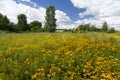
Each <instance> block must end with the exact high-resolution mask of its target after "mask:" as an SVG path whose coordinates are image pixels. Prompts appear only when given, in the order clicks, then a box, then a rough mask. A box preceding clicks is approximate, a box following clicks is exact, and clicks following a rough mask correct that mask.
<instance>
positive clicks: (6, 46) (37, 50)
mask: <svg viewBox="0 0 120 80" xmlns="http://www.w3.org/2000/svg"><path fill="white" fill-rule="evenodd" d="M0 80H120V33H114V34H108V33H95V32H93V33H92V32H91V33H77V34H73V33H21V34H14V33H12V34H0Z"/></svg>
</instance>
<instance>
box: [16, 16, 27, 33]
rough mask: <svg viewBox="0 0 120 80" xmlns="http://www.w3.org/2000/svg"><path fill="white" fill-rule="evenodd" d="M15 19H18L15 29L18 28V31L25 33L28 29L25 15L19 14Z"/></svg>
mask: <svg viewBox="0 0 120 80" xmlns="http://www.w3.org/2000/svg"><path fill="white" fill-rule="evenodd" d="M17 18H18V23H17V27H20V28H19V30H20V31H26V30H27V29H28V25H27V18H26V15H25V14H19V15H18V17H17Z"/></svg>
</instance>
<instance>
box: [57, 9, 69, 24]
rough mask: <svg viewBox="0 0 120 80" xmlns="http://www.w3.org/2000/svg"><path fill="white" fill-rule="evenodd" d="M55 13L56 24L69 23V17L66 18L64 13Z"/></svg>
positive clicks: (58, 11)
mask: <svg viewBox="0 0 120 80" xmlns="http://www.w3.org/2000/svg"><path fill="white" fill-rule="evenodd" d="M55 13H56V16H55V17H56V18H57V19H58V21H57V22H58V23H61V22H68V21H71V19H70V17H68V16H67V14H66V13H65V12H63V11H60V10H56V11H55Z"/></svg>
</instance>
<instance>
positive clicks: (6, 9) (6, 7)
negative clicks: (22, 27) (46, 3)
mask: <svg viewBox="0 0 120 80" xmlns="http://www.w3.org/2000/svg"><path fill="white" fill-rule="evenodd" d="M0 12H1V13H2V14H4V15H7V17H8V18H9V19H10V20H11V21H12V22H15V23H17V15H19V14H26V16H27V20H28V22H31V21H33V20H39V21H40V22H44V21H45V19H44V16H45V8H43V7H40V8H38V9H36V8H33V7H30V6H27V5H24V4H22V3H20V4H17V3H16V2H15V1H13V0H2V1H0Z"/></svg>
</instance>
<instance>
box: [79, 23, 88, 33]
mask: <svg viewBox="0 0 120 80" xmlns="http://www.w3.org/2000/svg"><path fill="white" fill-rule="evenodd" d="M89 27H90V24H85V25H79V26H78V28H79V30H80V31H83V32H85V31H89Z"/></svg>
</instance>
